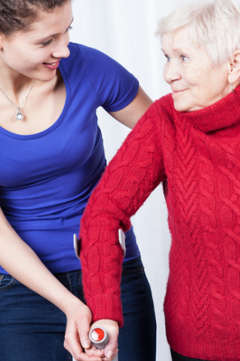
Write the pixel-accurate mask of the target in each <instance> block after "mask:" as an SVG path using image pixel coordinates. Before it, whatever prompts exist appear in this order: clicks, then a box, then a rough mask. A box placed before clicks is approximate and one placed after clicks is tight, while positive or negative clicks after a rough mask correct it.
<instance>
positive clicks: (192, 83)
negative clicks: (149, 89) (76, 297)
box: [81, 0, 240, 361]
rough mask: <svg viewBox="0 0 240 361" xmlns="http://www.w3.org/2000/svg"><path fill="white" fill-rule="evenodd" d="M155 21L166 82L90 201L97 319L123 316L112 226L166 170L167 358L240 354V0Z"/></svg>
mask: <svg viewBox="0 0 240 361" xmlns="http://www.w3.org/2000/svg"><path fill="white" fill-rule="evenodd" d="M159 33H160V36H161V42H162V50H163V53H164V55H165V58H166V64H165V67H164V78H165V80H166V82H167V83H168V84H169V85H170V88H171V94H168V95H166V96H164V97H162V98H160V99H159V100H157V101H156V102H155V103H154V104H153V105H152V106H151V107H150V108H149V110H148V111H147V112H146V113H145V115H144V116H143V117H142V119H141V120H139V122H138V124H137V125H136V127H135V128H134V130H133V131H132V132H131V133H130V135H129V136H128V138H127V140H126V141H125V142H124V144H123V146H122V147H121V149H120V150H119V152H118V153H117V155H116V157H115V158H114V159H113V160H112V162H111V163H110V165H109V166H108V168H107V170H106V173H105V174H104V175H103V177H102V179H101V181H100V183H99V186H98V187H97V188H96V190H94V192H93V194H92V197H91V199H90V201H89V205H88V206H87V208H86V213H85V214H84V216H83V218H82V223H81V240H82V253H81V259H82V265H83V281H84V285H85V295H86V300H87V302H88V305H89V306H90V308H91V310H92V312H93V319H94V320H95V319H96V320H99V319H101V318H108V319H109V318H112V319H113V320H115V321H117V322H118V323H119V324H120V325H121V324H122V320H123V317H122V312H121V302H120V297H119V295H120V287H119V279H120V273H121V259H122V250H121V248H120V247H119V244H118V241H117V237H118V230H119V228H122V229H123V230H125V231H127V230H128V229H130V227H131V224H130V217H131V216H132V215H133V214H134V213H135V212H136V211H137V209H138V208H139V207H140V206H141V204H142V203H143V202H144V200H145V199H146V198H147V197H148V195H149V194H150V193H151V191H152V190H153V189H154V188H155V187H157V185H158V184H159V183H160V182H163V185H164V193H165V197H166V202H167V206H168V213H169V217H168V221H169V228H170V230H171V234H172V246H171V250H170V259H169V266H170V274H169V280H168V286H167V293H166V299H165V317H166V331H167V338H168V341H169V344H170V347H171V350H172V358H173V360H174V361H199V360H207V361H210V360H211V361H220V360H221V361H240V338H239V334H240V266H239V265H240V234H239V231H240V228H239V224H240V183H239V179H240V147H239V139H240V2H239V1H236V0H215V1H206V2H197V3H196V2H195V4H192V5H191V6H188V7H181V8H179V9H177V10H176V11H174V12H173V13H172V14H170V15H169V16H168V17H166V18H164V19H163V20H162V21H161V22H160V28H159ZM160 218H161V215H159V219H160ZM149 241H150V240H149ZM106 255H108V257H106ZM92 257H94V259H95V260H96V262H98V265H99V267H98V272H97V273H96V267H95V265H94V267H93V264H92V263H91V262H90V260H91V258H92ZM100 280H101V283H100ZM98 284H99V286H98V287H97V285H98ZM93 286H94V287H93ZM113 327H114V323H113ZM115 327H116V324H115ZM113 347H114V343H113ZM162 359H163V358H162V357H161V360H162Z"/></svg>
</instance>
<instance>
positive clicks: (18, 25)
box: [0, 0, 70, 35]
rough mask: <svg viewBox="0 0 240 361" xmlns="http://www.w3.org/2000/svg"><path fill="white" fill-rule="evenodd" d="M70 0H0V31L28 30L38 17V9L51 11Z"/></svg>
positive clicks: (8, 33) (9, 32)
mask: <svg viewBox="0 0 240 361" xmlns="http://www.w3.org/2000/svg"><path fill="white" fill-rule="evenodd" d="M67 1H70V0H0V33H3V34H5V35H10V34H11V33H13V32H15V31H18V30H26V29H27V28H28V26H29V25H30V24H31V23H32V22H33V21H34V20H35V19H36V18H37V10H38V9H40V10H45V11H51V10H53V9H54V8H55V7H56V6H61V5H63V4H64V3H66V2H67Z"/></svg>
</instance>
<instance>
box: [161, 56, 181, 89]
mask: <svg viewBox="0 0 240 361" xmlns="http://www.w3.org/2000/svg"><path fill="white" fill-rule="evenodd" d="M163 73H164V79H165V81H166V82H167V83H168V84H170V83H172V82H174V81H175V80H179V79H180V78H181V72H180V69H179V66H178V64H177V62H175V61H174V60H171V61H169V62H168V63H167V64H166V65H165V68H164V71H163Z"/></svg>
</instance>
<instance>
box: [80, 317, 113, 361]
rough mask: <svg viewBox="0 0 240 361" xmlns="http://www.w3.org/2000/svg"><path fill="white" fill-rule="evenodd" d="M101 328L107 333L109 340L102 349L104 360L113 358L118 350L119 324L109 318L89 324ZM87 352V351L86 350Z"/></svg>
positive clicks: (108, 360) (107, 360) (109, 360)
mask: <svg viewBox="0 0 240 361" xmlns="http://www.w3.org/2000/svg"><path fill="white" fill-rule="evenodd" d="M97 327H99V328H103V329H104V330H105V331H106V332H107V334H108V338H109V341H108V343H107V345H106V346H105V348H104V349H103V354H104V358H103V360H104V361H111V360H113V359H114V357H115V356H116V354H117V352H118V334H119V326H118V323H117V322H116V321H113V320H109V319H101V320H98V321H96V322H94V323H93V324H92V326H91V329H93V328H97ZM87 352H88V351H87Z"/></svg>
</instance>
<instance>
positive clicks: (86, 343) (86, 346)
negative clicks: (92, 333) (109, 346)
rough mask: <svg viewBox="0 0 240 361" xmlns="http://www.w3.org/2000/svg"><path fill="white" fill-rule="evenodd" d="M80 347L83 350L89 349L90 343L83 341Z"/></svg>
mask: <svg viewBox="0 0 240 361" xmlns="http://www.w3.org/2000/svg"><path fill="white" fill-rule="evenodd" d="M82 346H83V347H84V348H89V347H90V343H89V342H88V341H83V342H82Z"/></svg>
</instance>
